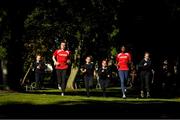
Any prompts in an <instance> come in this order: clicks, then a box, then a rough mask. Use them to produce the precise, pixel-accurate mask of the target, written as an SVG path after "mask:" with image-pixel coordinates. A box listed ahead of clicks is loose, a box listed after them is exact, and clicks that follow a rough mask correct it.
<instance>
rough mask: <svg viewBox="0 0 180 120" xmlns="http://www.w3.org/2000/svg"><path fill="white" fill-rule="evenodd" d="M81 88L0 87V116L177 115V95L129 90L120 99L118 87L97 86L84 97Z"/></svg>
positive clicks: (178, 105)
mask: <svg viewBox="0 0 180 120" xmlns="http://www.w3.org/2000/svg"><path fill="white" fill-rule="evenodd" d="M84 91H85V90H84V89H78V90H74V91H72V90H67V93H66V94H65V96H61V95H60V91H59V90H57V89H45V90H34V91H31V92H26V93H25V92H24V93H17V92H12V91H11V92H10V91H0V118H103V119H104V118H180V114H179V113H180V98H178V97H176V98H169V99H162V98H148V99H140V98H138V95H136V94H135V95H134V94H133V93H132V91H130V90H129V91H128V93H127V99H122V98H121V92H120V89H118V88H110V89H108V91H107V92H108V93H107V95H108V96H107V97H102V93H101V91H100V90H93V91H92V92H91V97H86V93H85V92H84Z"/></svg>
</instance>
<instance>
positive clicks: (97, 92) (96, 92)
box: [27, 88, 139, 98]
mask: <svg viewBox="0 0 180 120" xmlns="http://www.w3.org/2000/svg"><path fill="white" fill-rule="evenodd" d="M27 93H30V94H49V95H61V90H56V91H46V90H35V91H29V92H27ZM65 95H68V96H69V95H70V96H86V95H87V94H86V90H85V89H76V90H74V91H72V90H69V91H66V93H65ZM126 95H127V97H130V98H137V97H139V94H138V92H137V90H134V89H128V91H127V92H126ZM90 96H92V97H102V96H103V93H102V90H101V89H92V90H90ZM106 97H117V98H121V97H122V92H121V90H120V89H117V88H110V89H107V90H106Z"/></svg>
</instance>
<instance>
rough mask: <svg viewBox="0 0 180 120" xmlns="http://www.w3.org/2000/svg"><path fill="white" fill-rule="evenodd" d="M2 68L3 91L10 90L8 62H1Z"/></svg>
mask: <svg viewBox="0 0 180 120" xmlns="http://www.w3.org/2000/svg"><path fill="white" fill-rule="evenodd" d="M1 68H2V85H3V89H5V90H9V86H8V84H7V74H8V70H7V60H1Z"/></svg>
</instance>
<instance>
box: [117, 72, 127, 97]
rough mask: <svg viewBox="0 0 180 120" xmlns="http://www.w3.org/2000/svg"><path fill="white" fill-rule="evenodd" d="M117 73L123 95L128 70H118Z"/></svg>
mask: <svg viewBox="0 0 180 120" xmlns="http://www.w3.org/2000/svg"><path fill="white" fill-rule="evenodd" d="M118 73H119V77H120V81H121V90H122V94H123V95H125V89H126V82H127V79H128V70H118Z"/></svg>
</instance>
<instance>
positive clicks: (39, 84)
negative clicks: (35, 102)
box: [35, 72, 44, 89]
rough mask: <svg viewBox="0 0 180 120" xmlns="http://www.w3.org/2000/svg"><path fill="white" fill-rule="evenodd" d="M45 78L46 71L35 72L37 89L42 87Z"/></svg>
mask: <svg viewBox="0 0 180 120" xmlns="http://www.w3.org/2000/svg"><path fill="white" fill-rule="evenodd" d="M43 79H44V73H42V72H35V82H36V88H37V89H40V88H41V87H42V83H43Z"/></svg>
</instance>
